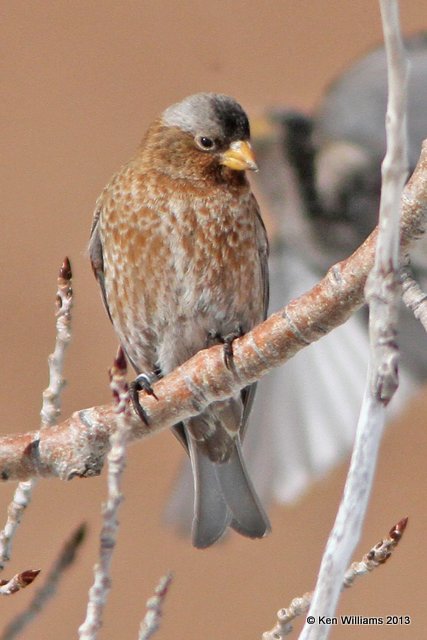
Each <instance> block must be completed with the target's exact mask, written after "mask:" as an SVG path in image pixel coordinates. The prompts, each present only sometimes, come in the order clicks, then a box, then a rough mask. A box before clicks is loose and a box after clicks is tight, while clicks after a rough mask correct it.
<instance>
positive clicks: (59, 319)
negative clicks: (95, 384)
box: [40, 258, 73, 426]
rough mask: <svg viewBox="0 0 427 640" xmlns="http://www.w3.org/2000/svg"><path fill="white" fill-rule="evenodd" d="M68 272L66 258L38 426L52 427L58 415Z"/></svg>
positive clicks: (67, 335) (67, 336) (67, 326)
mask: <svg viewBox="0 0 427 640" xmlns="http://www.w3.org/2000/svg"><path fill="white" fill-rule="evenodd" d="M71 279H72V272H71V265H70V261H69V259H68V258H64V262H63V263H62V266H61V268H60V270H59V275H58V281H57V283H58V288H57V292H56V313H55V316H56V341H55V349H54V351H53V353H51V354H50V356H49V357H48V364H49V385H48V387H47V389H45V391H44V392H43V406H42V410H41V412H40V415H41V419H42V425H44V426H52V425H54V424H56V423H57V421H58V417H59V416H60V414H61V392H62V390H63V388H64V386H65V380H64V378H63V377H62V372H63V369H64V356H65V350H66V348H67V347H68V345H69V344H70V341H71V309H72V306H73V289H72V286H71Z"/></svg>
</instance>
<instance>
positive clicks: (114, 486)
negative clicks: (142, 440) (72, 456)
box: [79, 348, 130, 640]
mask: <svg viewBox="0 0 427 640" xmlns="http://www.w3.org/2000/svg"><path fill="white" fill-rule="evenodd" d="M110 386H111V390H112V392H113V396H114V399H115V403H116V413H117V416H118V421H117V427H116V430H115V431H113V433H112V434H111V438H110V441H111V449H110V452H109V454H108V458H107V459H108V498H107V502H106V504H105V505H104V507H103V524H102V529H101V534H100V549H99V563H98V564H97V565H96V566H95V569H94V573H95V579H94V583H93V585H92V587H91V588H90V590H89V601H88V605H87V611H86V619H85V621H84V622H83V623H82V624H81V625H80V627H79V638H80V640H95V638H96V636H97V633H98V631H99V629H100V628H101V626H102V614H103V611H104V607H105V604H106V601H107V597H108V594H109V592H110V589H111V575H110V567H111V560H112V556H113V552H114V549H115V546H116V540H117V532H118V527H119V522H118V519H117V514H118V509H119V507H120V504H121V503H122V500H123V495H122V493H121V489H120V487H121V480H122V475H123V472H124V470H125V466H126V446H127V443H128V440H129V432H130V427H129V422H128V418H129V415H130V402H129V389H128V385H127V382H126V358H125V355H124V352H123V350H122V349H121V348H120V349H119V351H118V354H117V357H116V359H115V361H114V365H113V367H112V368H111V370H110Z"/></svg>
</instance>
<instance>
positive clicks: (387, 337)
mask: <svg viewBox="0 0 427 640" xmlns="http://www.w3.org/2000/svg"><path fill="white" fill-rule="evenodd" d="M380 6H381V16H382V21H383V30H384V39H385V46H386V52H387V68H388V82H389V98H388V107H387V118H386V130H387V153H386V157H385V159H384V162H383V167H382V177H383V184H382V190H381V205H380V225H379V226H380V230H379V236H378V243H377V251H376V259H375V266H374V269H373V273H372V275H371V276H370V277H369V279H368V283H367V288H366V295H367V298H368V300H369V303H370V342H371V355H370V363H369V367H368V376H367V385H366V389H365V394H364V399H363V405H362V409H361V413H360V418H359V422H358V426H357V433H356V441H355V445H354V449H353V455H352V459H351V464H350V470H349V473H348V476H347V481H346V485H345V489H344V495H343V499H342V502H341V505H340V507H339V510H338V514H337V517H336V520H335V524H334V527H333V529H332V532H331V534H330V537H329V540H328V543H327V546H326V550H325V553H324V555H323V559H322V563H321V567H320V572H319V577H318V580H317V585H316V589H315V592H314V596H313V601H312V605H311V608H310V615H311V617H312V618H313V619H314V624H308V623H306V624H305V626H304V628H303V630H302V633H301V635H300V640H309V639H310V640H321V639H324V638H327V636H328V635H329V630H330V625H328V624H321V623H320V622H319V617H320V616H326V617H327V618H331V617H333V615H334V612H335V609H336V606H337V602H338V598H339V594H340V590H341V585H342V580H343V575H344V571H345V568H346V566H347V565H348V563H349V561H350V558H351V555H352V554H353V551H354V548H355V546H356V544H357V542H358V540H359V538H360V533H361V529H362V524H363V520H364V517H365V513H366V508H367V505H368V499H369V494H370V491H371V486H372V482H373V477H374V473H375V467H376V459H377V453H378V448H379V444H380V441H381V435H382V431H383V427H384V408H385V405H386V404H387V403H388V401H389V400H390V398H391V397H392V395H393V393H394V391H395V389H396V386H397V347H396V344H395V334H396V325H397V308H398V295H399V284H398V283H399V281H398V268H399V253H398V248H399V234H400V229H399V217H400V215H399V214H400V198H401V193H402V190H403V186H404V182H405V178H406V173H407V164H406V130H405V125H406V119H405V108H406V75H407V74H406V70H407V65H406V60H405V55H404V49H403V44H402V40H401V36H400V28H399V12H398V3H397V2H396V1H395V0H380Z"/></svg>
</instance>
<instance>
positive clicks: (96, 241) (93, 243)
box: [88, 208, 112, 321]
mask: <svg viewBox="0 0 427 640" xmlns="http://www.w3.org/2000/svg"><path fill="white" fill-rule="evenodd" d="M101 211H102V210H101V208H98V209H96V210H95V214H94V216H93V222H92V228H91V230H90V238H89V246H88V254H89V258H90V262H91V265H92V270H93V273H94V274H95V278H96V279H97V280H98V283H99V287H100V289H101V296H102V301H103V303H104V307H105V309H106V311H107V313H108V317H109V318H110V320H111V314H110V310H109V308H108V303H107V295H106V293H105V277H104V258H103V255H102V242H101V236H100V234H99V218H100V216H101ZM111 321H112V320H111Z"/></svg>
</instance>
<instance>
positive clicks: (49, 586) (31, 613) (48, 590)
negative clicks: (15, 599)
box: [0, 524, 86, 640]
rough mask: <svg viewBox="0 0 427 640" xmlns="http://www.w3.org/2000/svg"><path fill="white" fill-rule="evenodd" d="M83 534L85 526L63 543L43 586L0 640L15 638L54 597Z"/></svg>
mask: <svg viewBox="0 0 427 640" xmlns="http://www.w3.org/2000/svg"><path fill="white" fill-rule="evenodd" d="M85 534H86V525H85V524H81V525H80V526H79V527H78V528H77V529H76V530H75V531H74V533H73V534H72V535H71V537H70V539H69V540H68V541H67V542H66V543H65V545H64V547H63V548H62V550H61V553H60V554H59V556H58V558H57V559H56V560H55V562H54V564H53V566H52V568H51V569H50V571H49V573H48V574H47V576H46V579H45V581H44V584H43V586H42V587H41V588H40V589H38V590H37V591H36V593H35V594H34V597H33V599H32V600H31V602H30V603H29V605H28V606H27V607H26V609H25V610H24V611H22V613H20V614H19V615H17V616H16V617H15V618H13V620H11V622H9V624H8V625H7V626H6V628H5V629H4V630H3V632H2V633H1V635H0V640H13V639H14V638H16V637H17V635H18V634H19V633H20V632H21V631H22V629H23V628H24V627H26V626H27V625H28V624H29V623H30V622H31V621H32V620H33V619H34V618H35V617H36V616H37V615H38V614H39V613H40V611H41V610H42V609H44V607H45V606H46V604H47V603H48V601H49V600H50V599H51V598H52V597H53V596H54V595H55V593H56V590H57V588H58V583H59V582H60V580H61V578H62V577H63V575H64V571H65V570H66V569H68V567H70V566H71V565H72V564H73V562H74V560H75V558H76V553H77V550H78V548H79V547H80V545H81V543H82V542H83V540H84V538H85ZM37 574H38V571H37Z"/></svg>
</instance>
